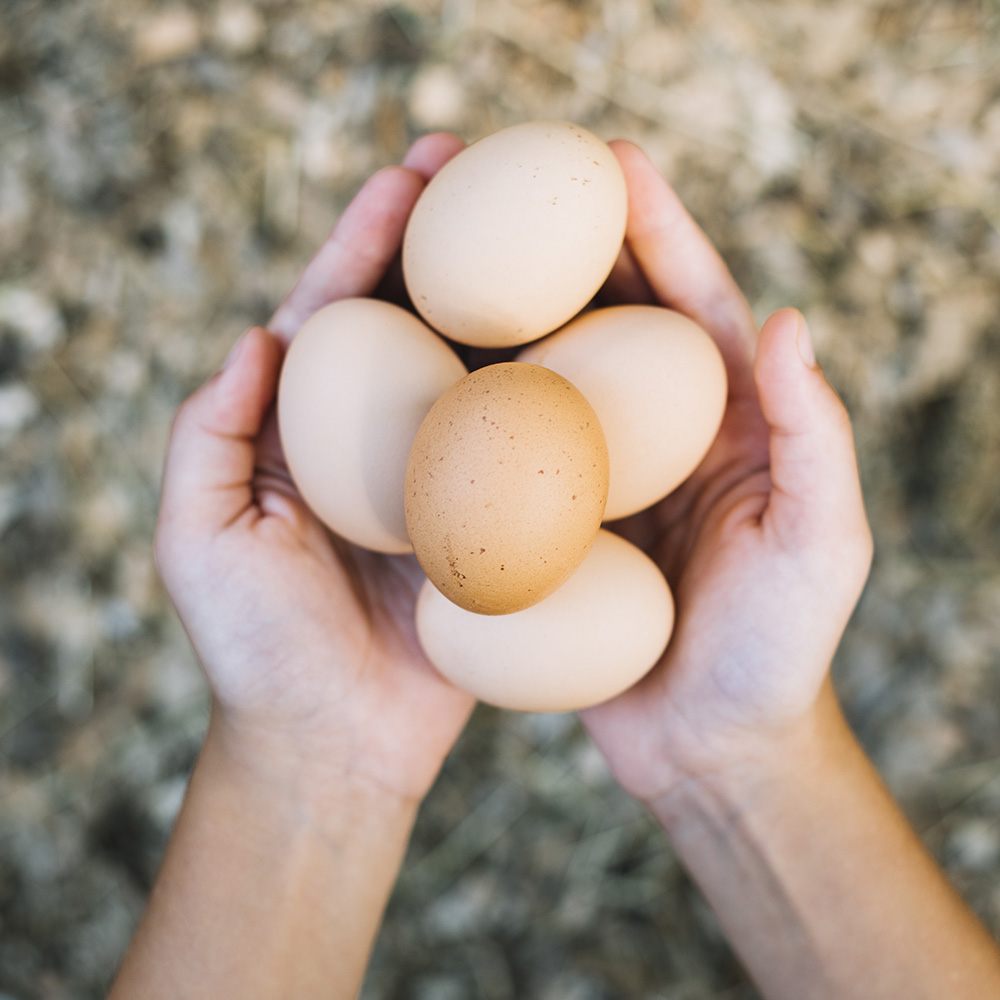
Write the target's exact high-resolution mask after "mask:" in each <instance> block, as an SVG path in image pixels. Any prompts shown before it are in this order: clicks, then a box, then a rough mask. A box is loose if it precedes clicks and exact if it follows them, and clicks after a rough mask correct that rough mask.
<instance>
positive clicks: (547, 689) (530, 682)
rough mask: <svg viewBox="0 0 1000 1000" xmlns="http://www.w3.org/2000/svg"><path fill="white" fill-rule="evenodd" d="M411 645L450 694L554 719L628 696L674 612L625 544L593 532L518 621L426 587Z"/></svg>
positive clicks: (648, 567)
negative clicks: (416, 642) (476, 610)
mask: <svg viewBox="0 0 1000 1000" xmlns="http://www.w3.org/2000/svg"><path fill="white" fill-rule="evenodd" d="M416 622H417V635H418V637H419V639H420V643H421V645H422V647H423V649H424V652H425V653H426V654H427V657H428V659H429V660H430V661H431V662H432V663H433V664H434V666H435V667H436V668H437V669H438V671H439V672H440V673H441V674H443V675H444V676H445V677H446V678H447V679H448V680H449V681H451V683H452V684H454V685H455V686H456V687H459V688H462V689H463V690H465V691H468V692H470V693H471V694H474V695H475V696H476V697H477V698H479V699H480V700H482V701H485V702H488V703H489V704H491V705H496V706H498V707H500V708H510V709H518V710H520V711H525V712H560V711H570V710H575V709H579V708H585V707H587V706H589V705H596V704H597V703H599V702H602V701H606V700H607V699H608V698H612V697H614V696H615V695H616V694H619V693H621V692H622V691H624V690H626V689H627V688H630V687H631V686H632V685H633V684H635V682H636V681H638V680H639V679H640V678H641V677H642V676H643V675H644V674H645V673H647V671H649V669H650V668H651V667H652V666H654V664H656V662H657V661H658V660H659V659H660V657H661V656H662V655H663V651H664V649H665V648H666V646H667V642H668V641H669V639H670V634H671V631H672V629H673V623H674V602H673V597H672V595H671V593H670V588H669V587H668V586H667V582H666V580H665V579H664V578H663V574H662V573H661V572H660V570H659V569H658V568H657V567H656V565H655V564H654V563H653V561H652V560H651V559H650V558H649V557H648V556H647V555H646V554H645V553H643V552H642V551H641V550H640V549H638V548H636V547H635V546H634V545H632V543H631V542H627V541H625V539H623V538H621V537H619V536H618V535H616V534H613V533H612V532H610V531H601V532H600V533H599V534H598V536H597V538H596V539H595V540H594V544H593V547H592V548H591V550H590V552H589V554H588V555H587V558H586V559H585V560H584V561H583V563H582V565H581V566H580V568H579V569H578V570H577V571H576V572H575V573H574V574H573V575H572V576H571V577H570V578H569V579H568V580H567V581H566V582H565V583H564V584H563V585H562V586H561V587H560V588H559V589H558V590H556V591H555V592H554V593H552V594H550V595H549V596H548V597H547V598H545V600H544V601H541V602H540V603H538V604H535V605H534V606H532V607H530V608H527V609H526V610H524V611H518V612H517V613H516V614H511V615H502V616H500V617H487V616H484V615H476V614H472V613H470V612H468V611H464V610H462V609H461V608H459V607H457V606H456V605H454V604H452V603H451V602H450V601H449V600H447V599H446V598H444V597H442V595H441V594H440V593H439V592H438V591H437V590H436V589H435V588H434V587H433V586H432V585H431V584H430V583H429V582H428V583H425V584H424V586H423V587H422V588H421V590H420V594H419V596H418V598H417V611H416Z"/></svg>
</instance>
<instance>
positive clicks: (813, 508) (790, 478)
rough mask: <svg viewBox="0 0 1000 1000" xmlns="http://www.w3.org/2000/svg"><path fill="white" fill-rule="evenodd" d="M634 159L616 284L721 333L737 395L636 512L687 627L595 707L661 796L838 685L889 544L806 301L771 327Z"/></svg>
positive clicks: (775, 734)
mask: <svg viewBox="0 0 1000 1000" xmlns="http://www.w3.org/2000/svg"><path fill="white" fill-rule="evenodd" d="M612 145H613V147H614V149H615V152H616V154H617V156H618V158H619V160H620V162H621V164H622V167H623V169H624V171H625V174H626V179H627V183H628V189H629V218H628V226H627V232H626V245H625V248H624V251H623V254H622V257H621V259H620V260H619V263H618V265H617V266H616V268H615V271H614V272H613V273H612V276H611V278H610V279H609V282H608V285H607V288H606V289H605V295H606V296H607V297H608V298H609V299H610V300H612V301H619V302H620V301H638V302H648V301H655V302H659V303H660V304H663V305H666V306H669V307H670V308H673V309H676V310H678V311H679V312H682V313H685V314H686V315H688V316H689V317H691V318H692V319H693V320H695V321H696V322H697V323H699V324H700V325H701V326H702V327H704V329H706V330H707V331H708V332H709V333H710V334H711V335H712V337H713V338H714V339H715V341H716V343H717V344H718V346H719V348H720V350H721V352H722V355H723V358H724V359H725V363H726V370H727V374H728V378H729V398H728V402H727V409H726V412H725V416H724V418H723V422H722V426H721V429H720V431H719V435H718V437H717V439H716V441H715V443H714V444H713V446H712V448H711V450H710V451H709V453H708V455H707V456H706V457H705V459H704V461H703V462H702V464H701V465H700V466H699V468H698V469H697V470H696V472H695V473H694V474H693V475H692V476H691V478H690V479H689V480H687V482H685V483H684V484H683V485H682V486H681V487H680V488H678V489H677V490H676V491H675V492H674V493H672V494H671V495H670V496H668V497H667V498H666V499H665V500H663V501H662V502H661V503H659V504H658V505H657V506H655V507H653V508H651V509H650V510H649V511H646V512H643V513H641V514H638V515H635V516H634V517H632V518H629V519H628V520H626V521H622V522H619V524H618V525H617V527H618V528H619V530H620V531H621V533H622V534H624V535H625V536H626V537H628V538H630V539H631V540H632V541H634V542H636V543H637V544H639V545H641V546H642V547H643V548H644V549H645V550H646V551H647V552H649V554H650V555H651V556H652V557H653V558H654V559H655V560H656V561H657V563H658V564H659V565H660V567H661V568H662V569H663V571H664V573H665V575H666V576H667V579H668V581H669V582H670V584H671V586H672V589H673V591H674V596H675V599H676V605H677V618H676V626H675V630H674V635H673V637H672V639H671V642H670V645H669V646H668V648H667V651H666V653H665V654H664V656H663V658H662V660H661V662H660V663H659V664H658V665H657V666H656V667H655V668H654V669H653V670H652V671H651V672H650V673H649V674H648V675H647V676H646V677H645V678H644V679H643V680H642V681H641V682H640V683H639V684H638V685H636V686H635V687H633V688H632V689H630V690H629V691H627V692H625V693H624V694H622V695H620V696H619V697H617V698H615V699H613V700H611V701H609V702H606V703H604V704H602V705H599V706H595V707H594V708H591V709H588V710H586V711H585V712H583V713H582V718H583V721H584V724H585V725H586V727H587V728H588V729H589V731H590V733H591V735H592V737H593V738H594V740H595V742H596V743H597V745H598V747H599V748H600V749H601V750H602V752H603V753H604V754H605V756H606V757H607V759H608V761H609V763H610V765H611V767H612V770H613V771H614V773H615V775H616V776H617V778H618V779H619V780H620V781H621V783H622V784H623V785H624V787H625V788H626V789H627V790H629V791H630V792H632V793H633V794H635V795H636V796H638V797H639V798H640V799H643V800H645V801H653V800H655V799H656V798H658V797H659V796H662V795H665V794H667V793H668V792H669V791H670V790H671V789H672V787H674V786H676V784H677V783H678V782H681V781H684V780H686V779H691V778H695V779H697V778H698V777H700V776H703V775H707V774H710V773H714V772H718V771H720V770H724V769H725V768H727V767H729V766H730V765H732V764H734V763H737V762H740V761H743V760H745V759H747V758H748V757H750V756H752V755H753V754H755V753H757V752H758V751H759V750H762V749H764V748H766V747H768V746H773V745H776V744H778V743H780V741H781V739H782V738H783V736H784V734H786V733H787V732H789V731H791V730H793V729H794V728H795V727H796V726H799V725H801V724H803V722H804V721H805V720H807V719H808V718H809V717H810V715H811V713H813V712H815V711H818V710H819V709H820V708H821V707H823V706H826V705H827V704H828V703H829V702H830V700H831V699H832V692H831V689H830V687H829V681H828V672H829V666H830V662H831V659H832V657H833V654H834V651H835V649H836V646H837V644H838V642H839V640H840V637H841V634H842V632H843V630H844V627H845V626H846V624H847V621H848V618H849V616H850V614H851V611H852V609H853V607H854V605H855V603H856V602H857V599H858V597H859V595H860V592H861V589H862V587H863V585H864V581H865V578H866V576H867V572H868V567H869V564H870V560H871V546H872V543H871V535H870V532H869V528H868V524H867V520H866V517H865V512H864V507H863V503H862V498H861V490H860V485H859V481H858V472H857V463H856V459H855V453H854V446H853V441H852V436H851V430H850V424H849V420H848V417H847V413H846V411H845V409H844V407H843V405H842V404H841V402H840V400H839V399H838V397H837V396H836V394H835V393H834V391H833V390H832V389H831V387H830V386H829V384H828V383H827V382H826V380H825V378H824V377H823V375H822V373H821V372H820V370H819V368H818V367H817V365H816V363H815V360H814V357H813V354H812V348H811V345H810V340H809V333H808V330H807V329H806V327H805V323H804V321H803V319H802V317H801V316H800V315H799V313H797V312H796V311H794V310H783V311H781V312H779V313H777V314H775V315H774V316H772V317H771V318H770V319H769V320H768V321H767V322H766V323H765V324H764V326H763V328H762V329H761V330H760V331H759V333H758V330H757V326H756V324H755V322H754V319H753V316H752V314H751V311H750V309H749V306H748V305H747V303H746V301H745V299H744V298H743V296H742V294H741V293H740V291H739V289H738V288H737V287H736V284H735V282H734V281H733V279H732V277H731V275H730V274H729V272H728V270H727V268H726V266H725V264H724V263H723V262H722V259H721V258H720V256H719V255H718V253H717V252H716V251H715V249H714V248H713V247H712V245H711V244H710V242H709V241H708V239H707V238H706V237H705V235H704V234H703V233H702V232H701V230H700V229H699V228H698V227H697V225H696V224H695V223H694V221H693V220H692V219H691V217H690V216H689V215H688V213H687V212H686V211H685V210H684V208H683V206H682V205H681V203H680V201H679V200H678V198H677V196H676V194H675V193H674V192H673V191H672V190H671V189H670V187H669V186H668V185H667V184H666V182H665V181H664V180H663V179H662V178H661V177H660V176H659V174H658V173H657V172H656V170H655V168H654V167H653V166H652V164H651V163H650V162H649V160H648V159H646V157H645V156H644V155H643V154H642V153H641V151H640V150H639V149H638V148H636V147H635V146H633V145H631V144H629V143H624V142H622V143H614V144H612Z"/></svg>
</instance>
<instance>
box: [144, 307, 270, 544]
mask: <svg viewBox="0 0 1000 1000" xmlns="http://www.w3.org/2000/svg"><path fill="white" fill-rule="evenodd" d="M282 354H283V348H282V346H281V343H280V342H279V341H278V339H277V338H276V337H274V336H272V335H271V334H270V333H268V332H267V330H265V329H264V328H263V327H259V326H256V327H252V328H251V329H250V330H248V331H247V332H246V333H245V334H244V335H243V336H242V337H241V338H240V340H239V341H237V343H236V345H235V346H234V347H233V350H232V352H231V353H230V355H229V358H228V359H227V360H226V363H225V365H224V367H223V369H222V371H220V372H219V373H218V374H217V375H215V376H214V377H213V378H211V379H209V381H208V382H206V383H205V385H203V386H202V387H201V388H200V389H199V390H198V391H197V392H196V393H194V395H193V396H191V397H190V398H189V399H188V400H187V402H185V403H184V405H183V406H182V407H181V408H180V410H179V411H178V413H177V416H176V418H175V419H174V426H173V429H172V431H171V434H170V443H169V445H168V447H167V459H166V466H165V469H164V477H163V495H162V500H161V504H160V527H161V531H163V530H165V531H168V532H169V531H173V530H177V529H181V528H184V529H187V531H193V532H194V534H196V535H199V536H201V537H205V536H212V535H215V534H218V533H219V532H220V531H222V530H223V529H224V528H226V527H227V526H228V525H229V524H231V523H232V522H233V521H234V520H235V519H236V518H238V517H239V516H240V514H242V513H243V512H244V511H245V510H247V509H248V508H249V507H250V506H251V505H252V504H253V500H254V497H253V488H252V480H253V474H254V467H255V465H256V450H257V448H256V438H257V435H258V433H259V432H260V429H261V426H262V424H263V422H264V417H265V415H266V413H267V410H268V407H269V406H270V404H271V402H272V400H273V399H274V394H275V389H276V385H277V379H278V372H279V369H280V367H281V358H282Z"/></svg>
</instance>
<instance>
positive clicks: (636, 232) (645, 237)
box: [610, 140, 757, 395]
mask: <svg viewBox="0 0 1000 1000" xmlns="http://www.w3.org/2000/svg"><path fill="white" fill-rule="evenodd" d="M610 146H611V148H612V150H613V151H614V153H615V156H617V157H618V161H619V163H621V166H622V170H623V171H624V173H625V181H626V184H627V185H628V193H629V210H628V222H627V225H626V230H625V241H626V243H627V244H628V246H629V249H630V250H631V252H632V254H633V256H634V258H635V261H636V263H637V264H638V265H639V267H640V268H641V270H642V272H643V274H644V275H645V276H646V280H647V281H648V282H649V285H650V287H651V288H652V290H653V293H654V294H655V295H656V297H657V298H658V299H659V300H660V301H661V302H662V303H663V304H664V305H666V306H669V307H670V308H672V309H676V310H677V311H678V312H682V313H684V314H686V315H687V316H690V317H691V319H693V320H694V321H695V322H696V323H698V324H699V325H700V326H702V327H704V328H705V329H706V330H707V331H708V332H709V333H710V334H711V335H712V336H713V337H714V338H715V341H716V343H717V344H718V345H719V349H720V351H721V352H722V356H723V358H724V359H725V362H726V371H727V375H728V376H729V387H730V392H731V393H732V394H734V395H751V394H753V392H754V391H755V389H754V385H753V354H754V347H755V342H756V331H757V327H756V324H755V323H754V319H753V314H752V313H751V311H750V307H749V306H748V305H747V302H746V299H744V297H743V294H742V293H741V292H740V290H739V288H738V287H737V285H736V282H735V281H733V278H732V275H731V274H730V273H729V269H728V268H727V267H726V265H725V262H724V261H723V260H722V258H721V257H720V256H719V253H718V251H717V250H716V249H715V247H714V246H713V245H712V243H711V241H710V240H709V239H708V237H707V236H705V234H704V233H703V232H702V231H701V229H700V228H699V227H698V225H697V223H696V222H695V221H694V219H692V218H691V216H690V215H689V214H688V212H687V210H686V209H685V208H684V206H683V205H682V204H681V201H680V199H679V198H678V197H677V195H676V193H675V192H674V191H673V189H672V188H671V187H670V185H669V184H667V182H666V181H665V180H664V179H663V178H662V177H661V176H660V174H659V172H658V171H657V169H656V167H654V166H653V164H652V163H651V162H650V161H649V159H648V158H647V156H646V154H645V153H643V152H642V150H641V149H639V147H638V146H635V145H633V144H632V143H630V142H625V141H623V140H615V141H614V142H612V143H610Z"/></svg>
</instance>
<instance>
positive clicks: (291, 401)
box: [278, 298, 466, 553]
mask: <svg viewBox="0 0 1000 1000" xmlns="http://www.w3.org/2000/svg"><path fill="white" fill-rule="evenodd" d="M465 374H466V369H465V365H463V364H462V362H461V361H460V360H459V358H458V357H457V356H456V354H455V352H454V351H453V350H452V349H451V348H450V347H449V346H448V344H447V343H445V341H444V340H442V339H441V338H440V337H439V336H438V335H437V334H436V333H434V331H433V330H430V329H429V328H428V327H427V326H426V325H425V324H423V323H422V322H421V321H420V320H419V319H417V318H416V317H415V316H414V315H413V314H412V313H409V312H407V311H405V310H404V309H401V308H399V307H398V306H394V305H391V304H390V303H388V302H381V301H378V300H375V299H360V298H354V299H343V300H341V301H339V302H334V303H332V304H330V305H328V306H325V307H324V308H322V309H320V310H319V311H318V312H317V313H315V315H313V316H312V317H311V318H310V319H309V320H308V321H307V322H306V323H305V324H304V325H303V327H302V328H301V329H300V330H299V332H298V333H297V334H296V335H295V337H294V339H293V340H292V343H291V345H290V346H289V348H288V353H287V354H286V356H285V361H284V366H283V368H282V372H281V380H280V383H279V387H278V427H279V432H280V435H281V444H282V448H283V450H284V453H285V459H286V461H287V462H288V468H289V471H290V472H291V475H292V479H293V480H294V482H295V485H296V487H297V488H298V490H299V492H300V493H301V494H302V498H303V499H304V500H305V502H306V504H307V505H308V506H309V507H310V508H311V509H312V510H313V512H314V513H315V514H316V515H317V517H319V518H320V520H322V521H323V522H324V523H325V524H326V525H327V526H328V527H330V528H332V529H333V530H334V531H335V532H336V533H337V534H338V535H341V536H343V537H344V538H346V539H348V541H351V542H354V543H355V544H357V545H361V546H364V547H365V548H368V549H374V550H376V551H378V552H393V553H403V552H410V551H411V546H410V541H409V536H408V535H407V532H406V515H405V511H404V504H403V481H404V476H405V472H406V462H407V459H408V457H409V452H410V446H411V444H412V442H413V439H414V437H415V436H416V433H417V428H418V427H419V426H420V422H421V421H422V420H423V419H424V417H425V416H426V415H427V413H428V411H429V410H430V408H431V406H432V405H433V404H434V401H435V400H436V399H437V398H438V397H439V396H440V395H441V393H442V392H444V391H445V390H446V389H447V388H448V387H449V386H451V385H453V384H454V383H455V382H457V381H458V380H459V379H460V378H462V376H463V375H465Z"/></svg>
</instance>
